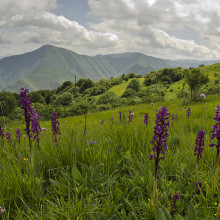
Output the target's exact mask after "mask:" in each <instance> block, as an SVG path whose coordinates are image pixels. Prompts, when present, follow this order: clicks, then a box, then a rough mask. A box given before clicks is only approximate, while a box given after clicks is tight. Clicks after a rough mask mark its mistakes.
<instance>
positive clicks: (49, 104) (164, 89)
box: [0, 66, 220, 122]
mask: <svg viewBox="0 0 220 220" xmlns="http://www.w3.org/2000/svg"><path fill="white" fill-rule="evenodd" d="M202 68H204V67H203V66H201V67H200V68H189V69H182V68H181V67H178V68H163V69H160V70H158V71H152V72H151V73H149V74H146V75H145V77H144V78H143V77H142V76H141V75H138V74H135V73H129V74H123V75H122V76H121V77H119V78H113V77H112V78H110V79H100V80H99V81H97V82H94V81H92V80H91V79H89V78H80V79H79V80H77V82H76V83H74V82H71V81H65V82H64V83H63V84H62V85H61V86H60V87H58V88H57V89H56V90H52V91H50V90H39V91H34V92H31V93H30V96H31V101H32V103H33V105H34V108H35V109H36V110H37V112H39V114H40V115H41V118H42V119H43V120H47V119H50V117H51V113H52V112H53V111H57V112H58V114H59V116H60V117H67V116H74V115H81V114H85V113H86V112H88V111H93V112H95V111H103V110H108V109H112V108H116V107H119V106H129V105H135V104H140V103H154V102H158V101H166V98H167V97H168V99H174V98H185V99H186V100H191V99H193V100H196V99H199V98H200V97H199V95H200V94H201V93H205V94H216V93H220V83H219V78H220V74H219V73H218V72H215V73H213V74H206V73H207V72H206V71H202ZM209 68H216V66H214V67H212V66H210V67H209ZM216 71H218V68H217V70H216ZM116 88H117V89H116ZM19 100H20V97H19V94H17V93H11V92H1V93H0V122H1V121H3V120H4V121H7V120H21V119H22V117H23V114H22V111H21V109H20V105H19Z"/></svg>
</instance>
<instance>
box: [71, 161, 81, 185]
mask: <svg viewBox="0 0 220 220" xmlns="http://www.w3.org/2000/svg"><path fill="white" fill-rule="evenodd" d="M72 177H73V180H75V181H76V182H77V183H80V182H81V181H82V175H81V173H80V172H79V170H78V169H77V167H76V165H75V164H73V166H72Z"/></svg>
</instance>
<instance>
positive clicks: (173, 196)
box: [170, 192, 181, 213]
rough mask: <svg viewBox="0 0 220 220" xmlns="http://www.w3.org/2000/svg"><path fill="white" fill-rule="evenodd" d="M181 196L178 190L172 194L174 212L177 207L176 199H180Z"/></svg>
mask: <svg viewBox="0 0 220 220" xmlns="http://www.w3.org/2000/svg"><path fill="white" fill-rule="evenodd" d="M180 196H181V194H179V193H178V192H176V193H175V194H173V195H172V198H171V202H170V212H171V213H172V212H174V210H175V208H176V201H177V200H180Z"/></svg>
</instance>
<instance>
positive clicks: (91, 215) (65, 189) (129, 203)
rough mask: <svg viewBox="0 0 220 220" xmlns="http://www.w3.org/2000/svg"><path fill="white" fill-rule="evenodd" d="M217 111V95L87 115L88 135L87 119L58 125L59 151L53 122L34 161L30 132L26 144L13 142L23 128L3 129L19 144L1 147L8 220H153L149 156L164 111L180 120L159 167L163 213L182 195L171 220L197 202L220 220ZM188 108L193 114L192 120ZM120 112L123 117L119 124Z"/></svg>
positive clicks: (205, 214)
mask: <svg viewBox="0 0 220 220" xmlns="http://www.w3.org/2000/svg"><path fill="white" fill-rule="evenodd" d="M219 104H220V95H213V96H207V97H206V99H205V100H201V102H200V103H199V102H197V103H196V102H189V103H186V106H183V100H176V101H175V102H173V101H168V102H166V103H155V104H154V105H151V104H141V105H136V106H131V107H124V108H118V109H114V110H109V111H105V112H97V113H93V112H92V114H91V115H87V124H86V132H85V135H84V130H85V116H76V117H69V118H65V119H60V120H59V121H60V130H61V136H60V140H59V141H58V143H57V144H55V143H53V142H52V131H51V125H50V124H51V123H50V121H46V122H44V121H42V122H41V127H43V128H46V130H43V131H42V133H41V141H40V148H38V147H37V145H36V143H33V158H32V159H31V157H30V152H29V146H28V139H27V136H25V137H24V132H23V139H22V141H21V143H20V144H19V143H18V142H17V141H16V138H15V128H21V130H22V131H23V129H24V128H25V125H24V123H23V124H18V123H11V124H6V125H4V127H5V128H6V130H10V131H12V134H13V138H14V141H13V142H12V145H9V143H8V142H7V140H6V139H5V144H4V145H3V144H2V142H0V143H1V145H0V185H1V187H0V206H1V207H3V208H4V209H5V213H4V214H3V215H2V219H155V209H154V207H153V206H152V199H153V195H152V190H153V172H154V161H151V160H150V159H149V155H150V154H152V153H153V152H152V147H153V145H152V144H150V142H151V140H152V137H153V131H154V126H155V118H156V110H157V109H159V107H160V106H166V107H167V108H168V112H170V113H171V115H172V114H173V115H178V120H177V121H172V120H171V126H170V128H169V138H168V150H167V151H166V153H165V160H164V161H160V163H159V165H160V167H159V174H158V190H159V206H160V205H163V206H164V207H166V208H167V209H169V206H170V202H171V197H172V195H173V194H175V192H179V193H180V194H181V197H180V200H177V203H176V207H175V210H173V211H172V217H173V218H175V216H177V215H178V214H180V215H182V216H185V215H186V213H187V209H188V205H189V202H190V201H192V202H193V204H194V207H195V210H196V213H197V219H217V217H216V215H218V214H220V208H219V207H220V205H219V204H220V203H219V202H220V194H219V188H220V183H219V181H218V184H217V188H216V189H215V191H214V189H213V179H214V167H215V158H216V149H215V148H211V147H209V143H210V137H211V133H210V131H211V127H212V126H213V125H214V122H213V119H212V118H213V117H214V116H215V111H216V110H215V109H214V108H215V107H216V106H217V105H219ZM185 107H187V108H188V107H190V108H191V110H192V114H191V115H190V117H189V118H187V117H186V110H185ZM129 110H131V111H132V112H134V114H135V115H134V117H133V121H132V122H128V114H129ZM119 111H121V112H122V115H123V114H124V115H125V120H122V121H121V122H120V121H119V116H118V113H119ZM145 113H148V114H149V117H150V118H149V123H148V125H145V124H144V123H143V120H144V115H145ZM112 116H113V122H111V117H112ZM102 119H104V123H103V124H101V121H102ZM200 129H203V130H204V131H206V136H205V137H206V140H205V149H204V152H203V159H201V160H200V162H199V175H198V180H199V181H201V190H200V193H199V194H198V193H196V189H195V163H196V157H195V156H194V148H195V139H196V136H197V132H198V130H200ZM90 141H93V144H90ZM95 141H96V143H95ZM0 218H1V217H0ZM175 219H176V218H175Z"/></svg>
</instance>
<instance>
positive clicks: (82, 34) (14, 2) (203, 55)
mask: <svg viewBox="0 0 220 220" xmlns="http://www.w3.org/2000/svg"><path fill="white" fill-rule="evenodd" d="M219 21H220V2H219V0H0V57H4V56H10V55H14V54H21V53H25V52H28V51H31V50H35V49H37V48H39V47H41V46H42V45H44V44H52V45H55V46H59V47H64V48H67V49H70V50H73V51H75V52H77V53H80V54H87V55H96V54H110V53H121V52H141V53H144V54H147V55H151V56H155V57H160V58H165V59H182V58H184V59H203V60H204V59H206V60H210V59H220V44H219V43H220V22H219Z"/></svg>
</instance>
